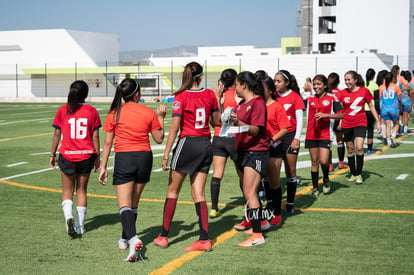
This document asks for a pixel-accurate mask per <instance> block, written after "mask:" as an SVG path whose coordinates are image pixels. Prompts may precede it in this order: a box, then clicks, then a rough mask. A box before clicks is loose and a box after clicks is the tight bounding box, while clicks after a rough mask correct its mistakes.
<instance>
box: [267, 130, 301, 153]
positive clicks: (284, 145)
mask: <svg viewBox="0 0 414 275" xmlns="http://www.w3.org/2000/svg"><path fill="white" fill-rule="evenodd" d="M295 134H296V132H291V133H287V134H286V135H285V136H284V137H283V138H282V142H281V143H280V144H279V145H278V146H277V147H276V148H273V147H271V148H270V149H269V156H270V157H271V158H283V159H284V158H286V154H291V155H298V154H299V149H298V150H294V151H293V150H292V149H290V145H291V144H292V141H293V139H294V138H295Z"/></svg>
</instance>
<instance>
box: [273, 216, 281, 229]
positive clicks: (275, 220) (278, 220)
mask: <svg viewBox="0 0 414 275" xmlns="http://www.w3.org/2000/svg"><path fill="white" fill-rule="evenodd" d="M281 223H282V216H281V215H273V217H272V220H271V221H270V226H271V227H278V226H280V224H281Z"/></svg>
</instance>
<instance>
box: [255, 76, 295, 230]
mask: <svg viewBox="0 0 414 275" xmlns="http://www.w3.org/2000/svg"><path fill="white" fill-rule="evenodd" d="M261 80H262V84H263V88H264V98H265V101H266V109H267V121H266V135H267V137H268V138H269V139H270V146H269V166H268V168H267V179H268V183H267V184H268V185H269V187H268V188H267V189H266V199H267V206H266V208H267V209H268V210H270V212H271V213H272V215H271V220H270V226H272V227H277V226H279V225H280V223H281V222H282V217H281V207H282V188H281V187H280V168H281V167H280V166H278V165H281V164H282V162H281V161H278V157H277V156H278V146H279V145H280V143H281V142H282V138H283V137H284V136H285V135H286V134H287V133H288V130H289V127H290V121H289V118H288V117H287V115H286V111H285V109H284V108H283V106H282V105H280V103H279V102H277V101H276V96H275V95H274V93H275V92H276V87H275V83H274V81H273V79H272V78H270V77H269V76H265V77H264V78H261Z"/></svg>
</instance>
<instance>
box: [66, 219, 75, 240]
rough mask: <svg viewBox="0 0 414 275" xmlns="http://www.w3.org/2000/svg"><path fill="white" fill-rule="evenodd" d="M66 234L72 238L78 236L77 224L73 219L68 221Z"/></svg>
mask: <svg viewBox="0 0 414 275" xmlns="http://www.w3.org/2000/svg"><path fill="white" fill-rule="evenodd" d="M66 233H68V235H69V236H71V237H74V236H76V230H75V222H74V221H73V218H69V219H67V220H66Z"/></svg>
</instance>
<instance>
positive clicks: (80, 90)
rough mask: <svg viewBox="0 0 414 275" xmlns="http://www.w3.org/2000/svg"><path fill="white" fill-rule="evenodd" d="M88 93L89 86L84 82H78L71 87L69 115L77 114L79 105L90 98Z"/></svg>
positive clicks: (68, 103) (68, 104)
mask: <svg viewBox="0 0 414 275" xmlns="http://www.w3.org/2000/svg"><path fill="white" fill-rule="evenodd" d="M88 92H89V87H88V84H86V82H85V81H83V80H77V81H75V82H73V83H72V84H71V85H70V89H69V94H68V101H67V106H68V111H67V114H68V115H70V114H73V113H75V112H76V109H78V107H79V105H80V104H82V103H85V99H86V98H87V97H88Z"/></svg>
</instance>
